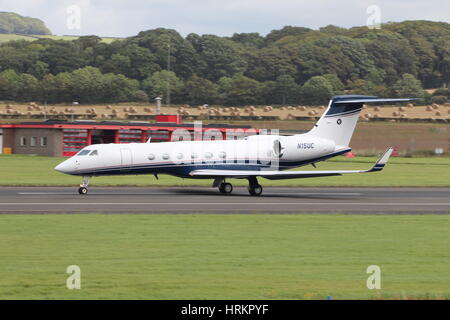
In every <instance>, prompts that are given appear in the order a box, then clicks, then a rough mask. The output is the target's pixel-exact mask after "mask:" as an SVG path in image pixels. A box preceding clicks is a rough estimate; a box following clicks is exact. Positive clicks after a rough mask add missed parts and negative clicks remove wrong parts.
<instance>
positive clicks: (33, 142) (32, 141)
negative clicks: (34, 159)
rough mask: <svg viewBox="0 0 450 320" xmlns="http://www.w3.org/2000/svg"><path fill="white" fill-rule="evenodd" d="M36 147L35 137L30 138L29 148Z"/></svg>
mask: <svg viewBox="0 0 450 320" xmlns="http://www.w3.org/2000/svg"><path fill="white" fill-rule="evenodd" d="M36 145H37V137H31V139H30V146H31V147H36Z"/></svg>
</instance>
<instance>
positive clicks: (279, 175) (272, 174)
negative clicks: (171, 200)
mask: <svg viewBox="0 0 450 320" xmlns="http://www.w3.org/2000/svg"><path fill="white" fill-rule="evenodd" d="M392 151H393V148H389V149H388V150H386V151H385V152H384V153H383V155H382V156H381V157H380V158H379V159H378V161H377V162H375V164H374V166H373V167H372V168H370V169H369V170H331V171H279V170H272V171H269V170H267V171H266V170H261V171H257V170H214V169H201V170H194V171H191V172H190V173H189V175H191V176H193V177H211V178H216V177H223V178H248V177H252V176H253V177H256V176H257V177H263V178H266V179H269V180H280V179H295V178H313V177H329V176H340V175H342V174H346V173H367V172H375V171H381V170H383V168H384V166H385V165H386V163H387V162H388V160H389V157H390V156H391V154H392Z"/></svg>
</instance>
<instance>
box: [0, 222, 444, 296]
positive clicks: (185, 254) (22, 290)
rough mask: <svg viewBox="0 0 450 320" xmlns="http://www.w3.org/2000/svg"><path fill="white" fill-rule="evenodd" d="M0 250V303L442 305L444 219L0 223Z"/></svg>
mask: <svg viewBox="0 0 450 320" xmlns="http://www.w3.org/2000/svg"><path fill="white" fill-rule="evenodd" d="M0 243H1V246H0V257H1V259H0V299H17V298H19V299H22V298H31V299H88V298H100V299H325V298H326V297H327V296H331V297H332V299H344V298H354V299H385V298H387V299H389V298H400V299H411V298H431V299H435V298H437V299H449V298H450V272H449V269H448V268H449V265H450V252H449V247H448V244H449V243H450V216H448V215H440V216H439V215H415V216H414V215H396V216H385V215H382V216H376V215H372V216H365V215H101V214H84V215H1V216H0ZM73 264H75V265H78V266H80V268H81V290H68V289H67V288H66V286H65V284H66V279H67V277H68V275H67V274H66V273H65V272H66V268H67V266H69V265H73ZM373 264H375V265H378V266H380V267H381V273H382V274H381V275H382V278H381V286H382V289H381V290H368V289H367V288H366V279H367V277H368V274H366V269H367V267H368V266H369V265H373Z"/></svg>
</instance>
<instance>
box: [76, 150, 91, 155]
mask: <svg viewBox="0 0 450 320" xmlns="http://www.w3.org/2000/svg"><path fill="white" fill-rule="evenodd" d="M89 152H91V150H88V149H86V150H81V151H80V152H78V154H77V156H85V155H87V154H89Z"/></svg>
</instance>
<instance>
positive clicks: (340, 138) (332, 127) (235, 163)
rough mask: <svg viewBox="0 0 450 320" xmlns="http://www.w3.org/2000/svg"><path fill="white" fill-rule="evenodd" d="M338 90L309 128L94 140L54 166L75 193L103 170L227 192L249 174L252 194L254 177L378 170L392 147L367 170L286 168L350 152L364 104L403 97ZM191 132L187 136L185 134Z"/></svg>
mask: <svg viewBox="0 0 450 320" xmlns="http://www.w3.org/2000/svg"><path fill="white" fill-rule="evenodd" d="M412 100H415V99H379V98H377V97H373V96H356V95H342V96H335V97H333V98H332V99H331V100H330V103H329V105H328V108H327V109H326V110H325V112H324V114H323V115H322V117H321V118H320V119H319V121H318V122H317V123H316V124H315V125H314V127H313V128H312V130H310V131H309V132H307V133H303V134H296V135H291V136H281V135H273V134H269V135H253V136H248V137H246V138H244V139H241V140H213V141H208V140H206V141H205V140H202V141H186V140H183V141H176V142H161V143H130V144H114V143H111V144H95V145H90V146H87V147H85V148H84V149H82V150H81V151H80V152H78V153H77V154H76V155H75V156H73V157H71V158H69V159H67V160H65V161H64V162H62V163H61V164H59V165H58V166H57V167H55V170H57V171H60V172H63V173H66V174H70V175H76V176H81V177H82V183H81V185H80V188H79V190H78V192H79V193H80V194H87V192H88V189H87V187H88V185H89V182H90V179H91V177H93V176H105V175H137V174H153V175H155V177H158V174H168V175H173V176H177V177H180V178H195V179H214V183H213V187H218V188H219V191H220V192H221V193H224V194H229V193H231V192H232V191H233V186H232V185H231V184H230V183H228V182H226V179H227V178H240V179H247V180H248V182H249V186H248V190H249V193H250V194H251V195H253V196H259V195H261V193H262V191H263V188H262V186H261V185H260V184H259V183H258V180H257V177H263V178H266V179H270V180H277V179H297V178H312V177H324V176H339V175H342V174H346V173H368V172H376V171H381V170H382V169H383V167H384V166H385V164H386V163H387V161H388V159H389V157H390V155H391V153H392V150H393V149H392V148H389V149H387V151H386V152H384V154H383V155H382V156H381V157H380V158H379V160H378V161H377V162H376V163H375V164H374V166H373V167H372V168H370V169H368V170H331V171H317V170H314V171H298V170H295V171H293V170H286V169H291V168H295V167H299V166H304V165H307V164H311V165H313V166H314V167H315V163H317V162H319V161H324V160H327V159H329V158H332V157H335V156H338V155H342V154H344V153H346V152H349V151H350V150H351V148H350V147H349V143H350V139H351V137H352V134H353V131H354V129H355V126H356V122H357V121H358V117H359V114H360V112H361V109H362V107H363V104H365V103H387V102H406V101H412ZM189 137H190V135H189Z"/></svg>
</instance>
